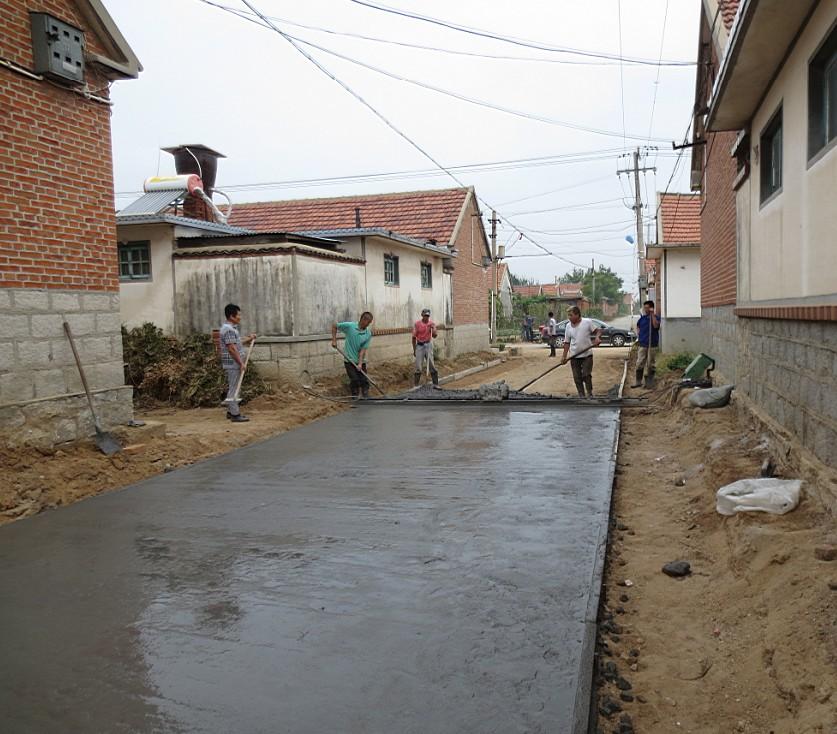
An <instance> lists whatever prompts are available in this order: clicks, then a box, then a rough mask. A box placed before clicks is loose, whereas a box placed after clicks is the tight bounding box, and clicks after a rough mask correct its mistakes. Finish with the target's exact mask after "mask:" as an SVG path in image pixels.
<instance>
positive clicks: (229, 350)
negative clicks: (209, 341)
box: [220, 303, 256, 423]
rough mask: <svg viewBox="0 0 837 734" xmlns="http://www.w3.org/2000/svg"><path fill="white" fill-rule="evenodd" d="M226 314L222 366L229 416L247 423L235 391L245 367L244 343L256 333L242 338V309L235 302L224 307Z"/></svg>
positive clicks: (254, 336)
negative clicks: (224, 374)
mask: <svg viewBox="0 0 837 734" xmlns="http://www.w3.org/2000/svg"><path fill="white" fill-rule="evenodd" d="M224 316H225V318H226V321H225V322H224V323H223V324H221V333H220V342H221V366H222V367H223V368H224V372H225V373H226V375H227V399H226V401H225V404H226V406H227V418H229V420H231V421H232V422H233V423H246V422H247V421H249V420H250V419H249V418H247V417H246V416H243V415H241V411H240V410H239V407H238V401H237V400H236V399H235V397H236V395H235V393H236V390H237V389H238V381H239V379H240V378H241V372H242V370H243V369H244V344H251V343H252V342H253V339H255V338H256V335H255V334H250V335H249V336H248V337H246V338H245V339H244V340H242V339H241V334H240V333H239V329H240V324H241V309H240V308H239V307H238V306H236V305H235V304H234V303H228V304H227V305H226V306H225V307H224Z"/></svg>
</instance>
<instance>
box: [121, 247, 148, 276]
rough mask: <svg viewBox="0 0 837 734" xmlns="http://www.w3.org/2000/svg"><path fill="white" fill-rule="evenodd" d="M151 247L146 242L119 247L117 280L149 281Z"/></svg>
mask: <svg viewBox="0 0 837 734" xmlns="http://www.w3.org/2000/svg"><path fill="white" fill-rule="evenodd" d="M150 250H151V247H150V243H148V242H128V243H126V244H124V245H123V244H120V245H119V279H120V280H151V251H150Z"/></svg>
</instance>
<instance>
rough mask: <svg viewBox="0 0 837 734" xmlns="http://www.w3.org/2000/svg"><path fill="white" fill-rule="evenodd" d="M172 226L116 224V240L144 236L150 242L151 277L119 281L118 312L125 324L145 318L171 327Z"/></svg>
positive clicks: (172, 290) (161, 325)
mask: <svg viewBox="0 0 837 734" xmlns="http://www.w3.org/2000/svg"><path fill="white" fill-rule="evenodd" d="M172 230H173V227H172V226H171V225H169V224H152V225H148V226H145V227H137V226H133V225H132V226H130V227H118V228H117V240H118V241H119V242H140V241H143V240H148V241H149V242H150V243H151V279H150V280H136V281H128V280H124V281H120V282H119V312H120V315H121V318H122V323H123V324H125V325H126V326H127V327H128V328H133V327H135V326H140V325H142V324H144V323H145V322H147V321H150V322H151V323H153V324H155V325H156V326H159V327H160V328H161V329H163V331H166V332H169V333H170V332H171V331H172V330H173V328H174V278H173V273H172V258H171V255H172V250H173V247H174V244H173V237H174V235H173V232H172Z"/></svg>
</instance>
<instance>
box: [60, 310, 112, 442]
mask: <svg viewBox="0 0 837 734" xmlns="http://www.w3.org/2000/svg"><path fill="white" fill-rule="evenodd" d="M64 331H65V332H66V334H67V339H69V340H70V348H71V349H72V350H73V357H75V358H76V367H78V373H79V376H80V377H81V384H82V385H83V386H84V394H85V395H87V404H88V405H89V406H90V412H91V414H92V415H93V427H94V428H95V429H96V438H95V441H96V446H98V447H99V450H100V451H101V452H102V453H103V454H105V455H106V456H112V455H113V454H115V453H117V452H119V451H122V446H121V445H120V443H119V441H117V440H116V439H115V438H114V437H113V436H112V435H111V434H110V433H108V432H107V431H103V430H102V426H101V425H100V424H99V418H98V416H97V415H96V409H95V408H94V407H93V396H92V395H91V394H90V386H89V385H88V384H87V376H86V375H85V374H84V368H83V367H82V366H81V360H80V359H79V356H78V351H77V350H76V343H75V341H74V340H73V332H72V331H71V330H70V325H69V324H68V323H67V322H66V321H65V322H64Z"/></svg>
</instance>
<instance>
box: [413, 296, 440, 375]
mask: <svg viewBox="0 0 837 734" xmlns="http://www.w3.org/2000/svg"><path fill="white" fill-rule="evenodd" d="M435 338H436V324H434V323H433V322H432V321H431V320H430V309H429V308H425V309H422V312H421V318H420V319H419V320H418V321H416V323H415V326H413V355H415V358H416V371H415V374H414V375H413V379H414V381H415V384H416V385H418V384H419V382H420V381H421V372H422V369H423V367H424V360H425V359H427V369H428V370H429V371H430V377H431V378H432V379H433V384H434V385H438V384H439V373H438V372H437V371H436V365H435V364H433V340H434V339H435Z"/></svg>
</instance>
